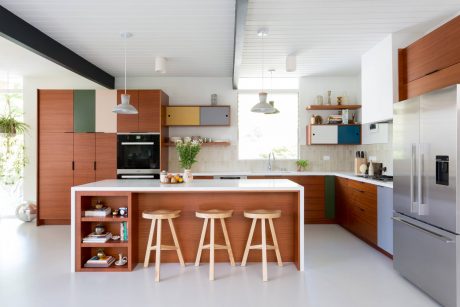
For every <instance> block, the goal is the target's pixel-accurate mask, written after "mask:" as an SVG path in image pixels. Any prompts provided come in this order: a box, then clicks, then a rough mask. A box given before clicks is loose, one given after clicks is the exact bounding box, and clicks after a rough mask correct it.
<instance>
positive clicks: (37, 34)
mask: <svg viewBox="0 0 460 307" xmlns="http://www.w3.org/2000/svg"><path fill="white" fill-rule="evenodd" d="M0 35H1V36H3V37H5V38H6V39H8V40H10V41H13V42H15V43H17V44H18V45H21V46H23V47H24V48H27V49H29V50H30V51H32V52H34V53H36V54H38V55H40V56H42V57H44V58H46V59H48V60H50V61H52V62H54V63H56V64H58V65H60V66H62V67H65V68H67V69H68V70H70V71H73V72H74V73H76V74H79V75H80V76H82V77H85V78H87V79H89V80H91V81H94V82H96V83H98V84H100V85H102V86H104V87H106V88H109V89H114V88H115V78H114V77H113V76H112V75H110V74H108V73H106V72H105V71H103V70H102V69H100V68H99V67H97V66H95V65H94V64H92V63H90V62H89V61H87V60H85V59H84V58H82V57H81V56H79V55H78V54H76V53H75V52H73V51H72V50H70V49H69V48H67V47H65V46H64V45H62V44H60V43H58V42H57V41H55V40H54V39H52V38H51V37H49V36H48V35H46V34H45V33H43V32H42V31H40V30H38V29H37V28H35V27H33V26H32V25H30V24H29V23H27V22H25V21H24V20H23V19H21V18H19V17H18V16H16V15H14V14H13V13H11V12H10V11H8V10H7V9H5V8H4V7H3V6H0Z"/></svg>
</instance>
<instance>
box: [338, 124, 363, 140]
mask: <svg viewBox="0 0 460 307" xmlns="http://www.w3.org/2000/svg"><path fill="white" fill-rule="evenodd" d="M339 144H361V126H360V125H349V126H339Z"/></svg>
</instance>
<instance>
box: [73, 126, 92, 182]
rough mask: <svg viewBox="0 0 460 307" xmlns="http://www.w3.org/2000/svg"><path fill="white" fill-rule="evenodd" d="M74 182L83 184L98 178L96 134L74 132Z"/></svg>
mask: <svg viewBox="0 0 460 307" xmlns="http://www.w3.org/2000/svg"><path fill="white" fill-rule="evenodd" d="M73 161H74V162H73V163H74V172H73V183H74V185H81V184H85V183H90V182H94V181H95V179H96V168H95V163H96V134H95V133H74V137H73Z"/></svg>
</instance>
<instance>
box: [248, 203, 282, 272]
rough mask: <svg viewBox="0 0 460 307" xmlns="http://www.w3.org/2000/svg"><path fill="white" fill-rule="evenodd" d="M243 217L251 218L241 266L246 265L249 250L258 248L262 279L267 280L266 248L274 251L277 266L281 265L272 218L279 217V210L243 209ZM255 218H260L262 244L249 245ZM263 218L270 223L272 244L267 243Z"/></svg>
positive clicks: (255, 221) (254, 226)
mask: <svg viewBox="0 0 460 307" xmlns="http://www.w3.org/2000/svg"><path fill="white" fill-rule="evenodd" d="M244 217H247V218H250V219H252V225H251V230H250V231H249V237H248V242H247V243H246V249H245V250H244V255H243V261H242V262H241V266H246V262H247V260H248V255H249V250H251V249H260V250H262V275H263V280H264V281H267V280H268V278H267V249H274V250H275V253H276V260H277V261H278V265H279V266H283V262H282V261H281V254H280V249H279V247H278V240H277V239H276V233H275V227H274V226H273V219H276V218H279V217H281V210H251V211H244ZM257 219H260V222H261V225H262V244H259V245H251V243H252V237H253V235H254V229H255V228H256V223H257ZM265 220H268V224H269V225H270V231H271V233H272V238H273V245H267V236H266V231H265Z"/></svg>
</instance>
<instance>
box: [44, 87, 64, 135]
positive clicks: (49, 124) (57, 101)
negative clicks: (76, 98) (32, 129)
mask: <svg viewBox="0 0 460 307" xmlns="http://www.w3.org/2000/svg"><path fill="white" fill-rule="evenodd" d="M37 96H38V129H39V131H40V132H42V133H44V132H73V90H38V93H37Z"/></svg>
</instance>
